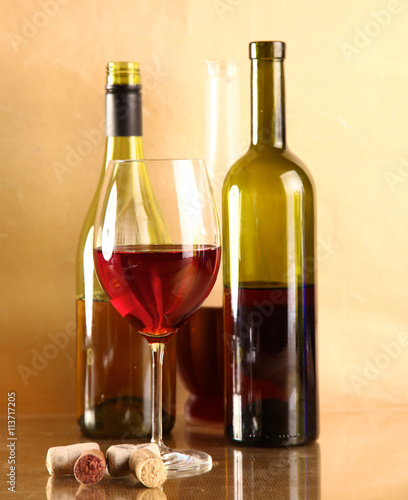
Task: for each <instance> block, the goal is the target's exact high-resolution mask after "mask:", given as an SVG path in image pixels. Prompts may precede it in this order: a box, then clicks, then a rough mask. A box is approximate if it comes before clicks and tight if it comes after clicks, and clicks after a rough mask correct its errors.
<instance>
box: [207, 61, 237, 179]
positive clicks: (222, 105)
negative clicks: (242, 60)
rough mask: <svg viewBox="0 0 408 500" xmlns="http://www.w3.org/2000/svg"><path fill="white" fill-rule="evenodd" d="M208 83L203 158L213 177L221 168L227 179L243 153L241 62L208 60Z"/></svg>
mask: <svg viewBox="0 0 408 500" xmlns="http://www.w3.org/2000/svg"><path fill="white" fill-rule="evenodd" d="M206 83H207V85H206V129H205V152H204V158H205V161H206V165H207V168H208V169H209V171H210V174H211V173H214V174H215V173H216V172H215V170H217V169H219V168H220V165H222V167H221V169H222V171H223V174H224V176H225V173H226V169H228V168H229V167H230V166H231V165H232V164H233V163H234V162H235V161H236V160H237V159H238V157H239V154H240V149H239V147H240V144H239V143H240V123H241V121H240V108H239V62H237V61H229V60H219V61H217V60H214V61H207V81H206ZM212 170H214V172H211V171H212ZM223 180H224V179H223V178H222V179H221V185H222V181H223Z"/></svg>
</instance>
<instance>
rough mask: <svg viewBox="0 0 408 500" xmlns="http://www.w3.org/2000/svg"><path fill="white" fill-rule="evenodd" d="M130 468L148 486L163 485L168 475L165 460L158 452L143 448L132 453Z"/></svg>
mask: <svg viewBox="0 0 408 500" xmlns="http://www.w3.org/2000/svg"><path fill="white" fill-rule="evenodd" d="M129 469H130V472H131V473H132V474H133V475H134V476H135V477H136V478H137V479H138V480H139V481H140V482H141V483H142V484H144V485H145V486H147V487H148V488H156V487H157V486H161V485H162V484H163V483H164V481H165V480H166V477H167V470H166V466H165V465H164V463H163V460H162V459H161V458H160V457H158V456H157V455H156V453H154V452H152V451H151V450H147V449H143V448H142V449H140V450H136V451H134V452H133V453H132V454H131V455H130V458H129Z"/></svg>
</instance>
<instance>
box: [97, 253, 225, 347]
mask: <svg viewBox="0 0 408 500" xmlns="http://www.w3.org/2000/svg"><path fill="white" fill-rule="evenodd" d="M95 258H96V261H97V264H98V265H97V269H98V276H99V279H100V280H101V283H102V285H103V287H104V288H105V290H106V291H107V293H108V295H109V297H110V299H111V302H112V304H113V305H114V306H115V308H116V309H117V310H118V311H119V312H120V314H121V315H122V316H124V317H126V318H127V319H128V321H129V322H130V323H131V324H132V325H133V326H134V327H136V328H137V329H138V330H139V332H140V333H141V334H142V335H144V336H145V337H146V338H148V339H149V340H150V341H152V339H154V336H155V335H157V336H158V337H160V338H158V340H160V341H161V342H162V341H163V335H164V336H166V339H168V338H169V337H170V336H171V335H172V334H174V333H175V332H176V331H177V330H178V328H179V327H180V326H181V325H183V324H184V323H185V322H186V321H187V320H188V319H189V318H190V317H191V316H192V314H193V313H194V312H195V311H196V310H197V309H198V308H199V307H200V305H201V304H202V302H203V301H204V300H205V299H206V297H207V295H208V294H209V292H210V290H211V288H212V286H213V284H214V281H215V279H216V276H217V272H218V268H219V264H220V248H219V247H216V246H213V245H140V246H119V247H117V248H115V249H114V250H113V251H112V252H111V253H110V254H109V255H104V252H103V251H102V250H101V249H100V248H97V249H96V250H95Z"/></svg>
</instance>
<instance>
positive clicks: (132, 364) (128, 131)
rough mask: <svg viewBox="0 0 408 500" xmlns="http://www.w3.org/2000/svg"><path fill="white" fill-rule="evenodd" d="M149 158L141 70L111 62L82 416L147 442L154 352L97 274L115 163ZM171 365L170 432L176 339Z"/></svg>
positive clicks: (82, 421) (82, 313)
mask: <svg viewBox="0 0 408 500" xmlns="http://www.w3.org/2000/svg"><path fill="white" fill-rule="evenodd" d="M138 158H143V148H142V100H141V82H140V70H139V64H138V63H134V62H110V63H108V66H107V85H106V146H105V157H104V161H103V168H102V172H101V175H100V179H99V182H98V186H97V189H96V192H95V195H94V197H93V200H92V202H91V205H90V208H89V210H88V213H87V215H86V217H85V221H84V224H83V226H82V230H81V234H80V239H79V244H78V250H77V276H76V282H77V292H76V303H77V417H78V425H79V427H80V429H81V431H82V432H83V433H84V434H86V435H88V436H93V437H116V438H126V437H136V438H139V437H144V436H148V435H149V434H150V432H151V418H150V411H151V403H150V401H151V353H150V349H149V346H148V345H147V343H146V342H145V340H144V339H143V337H142V336H141V335H140V334H139V333H138V332H136V331H135V330H134V329H133V328H132V327H130V325H129V322H128V321H127V320H126V319H125V318H122V316H120V314H119V313H118V312H117V311H116V310H115V308H114V307H113V306H112V305H111V304H110V302H109V299H108V297H107V296H106V295H105V293H104V291H103V290H102V288H101V287H100V285H99V282H98V279H97V277H96V274H95V269H94V263H93V252H92V240H93V224H94V220H95V213H96V207H97V203H98V199H99V193H100V189H101V186H102V183H103V179H104V175H105V171H106V168H107V166H108V163H109V161H110V160H113V159H118V160H120V159H138ZM167 349H168V350H167V353H166V359H165V362H164V368H163V369H164V377H163V378H164V380H165V381H166V382H165V385H164V386H163V432H164V433H167V432H169V431H170V430H171V429H172V427H173V425H174V421H175V409H176V340H175V339H172V340H171V341H169V343H168V348H167Z"/></svg>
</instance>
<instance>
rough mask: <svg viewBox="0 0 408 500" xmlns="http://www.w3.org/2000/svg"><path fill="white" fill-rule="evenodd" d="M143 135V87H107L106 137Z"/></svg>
mask: <svg viewBox="0 0 408 500" xmlns="http://www.w3.org/2000/svg"><path fill="white" fill-rule="evenodd" d="M141 135H142V94H141V86H140V85H116V84H114V85H110V84H108V85H106V137H129V136H141Z"/></svg>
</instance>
